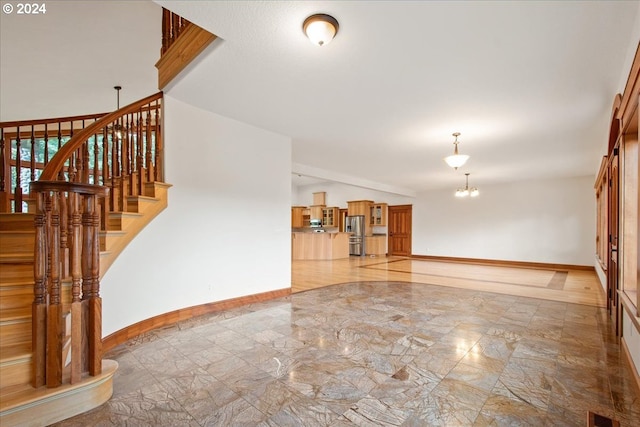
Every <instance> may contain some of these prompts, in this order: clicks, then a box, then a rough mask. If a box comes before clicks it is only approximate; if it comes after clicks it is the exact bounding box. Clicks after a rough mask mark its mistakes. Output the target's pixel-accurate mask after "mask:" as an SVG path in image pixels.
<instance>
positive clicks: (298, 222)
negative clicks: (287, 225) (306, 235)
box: [291, 206, 309, 228]
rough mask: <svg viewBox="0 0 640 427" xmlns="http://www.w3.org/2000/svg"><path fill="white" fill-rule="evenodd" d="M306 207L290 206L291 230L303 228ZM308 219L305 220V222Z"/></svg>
mask: <svg viewBox="0 0 640 427" xmlns="http://www.w3.org/2000/svg"><path fill="white" fill-rule="evenodd" d="M305 210H308V209H307V207H306V206H291V228H302V227H304V211H305ZM308 220H309V218H307V221H308Z"/></svg>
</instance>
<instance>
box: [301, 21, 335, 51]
mask: <svg viewBox="0 0 640 427" xmlns="http://www.w3.org/2000/svg"><path fill="white" fill-rule="evenodd" d="M338 28H339V25H338V21H336V19H335V18H334V17H333V16H329V15H324V14H318V15H312V16H310V17H308V18H307V19H306V20H305V21H304V24H302V30H303V31H304V33H305V34H306V35H307V37H308V38H309V40H311V42H312V43H313V44H317V45H318V46H324V45H326V44H329V42H331V40H333V38H334V37H335V36H336V34H337V33H338Z"/></svg>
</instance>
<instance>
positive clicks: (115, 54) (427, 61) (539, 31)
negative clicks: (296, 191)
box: [0, 0, 640, 194]
mask: <svg viewBox="0 0 640 427" xmlns="http://www.w3.org/2000/svg"><path fill="white" fill-rule="evenodd" d="M156 3H158V4H161V5H165V6H167V7H169V8H170V9H172V10H174V11H175V12H178V13H180V14H182V15H183V16H185V17H186V18H187V19H190V20H192V21H193V22H195V23H197V24H198V25H200V26H202V27H204V28H207V29H208V30H209V31H211V32H213V33H215V34H217V35H218V36H219V37H220V39H219V40H217V41H216V42H214V44H213V45H212V46H211V47H210V48H209V49H208V50H207V51H206V52H205V54H204V55H203V56H202V57H201V58H199V59H198V60H197V63H196V64H194V66H191V67H189V69H188V70H187V71H186V72H185V73H183V74H182V75H181V76H180V77H179V78H178V79H177V81H176V82H175V83H174V84H172V86H171V87H169V88H168V92H169V93H170V95H171V96H173V97H175V98H178V99H181V100H183V101H185V102H188V103H190V104H193V105H196V106H198V107H200V108H203V109H206V110H209V111H213V112H216V113H219V114H222V115H224V116H227V117H230V118H234V119H237V120H240V121H243V122H246V123H249V124H252V125H255V126H258V127H261V128H264V129H268V130H270V131H273V132H277V133H280V134H283V135H287V136H290V137H291V138H292V141H293V159H292V160H293V172H296V173H297V174H298V173H299V174H301V175H307V176H313V177H316V178H321V179H332V180H337V181H343V182H350V183H354V182H356V183H358V185H362V186H368V187H371V188H377V189H387V190H389V191H396V192H399V193H401V194H415V193H416V192H419V191H423V190H428V189H433V188H456V187H458V186H460V185H461V184H462V183H463V182H464V173H465V172H469V173H471V179H470V180H471V183H472V184H473V185H477V186H479V187H481V186H482V185H487V184H491V183H497V182H505V181H507V182H510V181H517V180H525V179H537V178H555V177H563V176H586V175H593V174H595V172H596V170H597V167H598V164H599V162H600V159H601V156H602V155H603V154H604V147H605V145H606V138H607V135H608V122H609V118H610V117H609V116H610V114H611V105H612V100H613V97H614V95H615V93H617V92H619V91H621V89H622V84H623V83H624V82H625V81H626V77H627V74H628V67H629V65H630V62H631V59H632V55H633V53H634V51H635V49H636V47H637V44H638V39H639V38H640V28H639V26H640V24H639V20H638V11H639V10H640V2H637V1H585V2H582V1H512V2H507V1H496V2H493V1H475V2H465V1H443V2H436V1H408V2H407V1H399V0H394V1H329V2H315V1H314V2H311V1H299V2H287V1H260V2H257V1H173V2H164V1H157V2H156ZM318 12H322V13H329V14H331V15H333V16H334V17H335V18H336V19H338V21H339V22H340V31H339V33H338V35H337V37H336V38H335V40H334V41H333V42H332V43H330V44H329V45H327V46H324V47H318V46H314V45H312V44H311V43H310V42H309V41H308V40H307V39H306V37H305V36H304V35H303V33H302V22H303V21H304V19H305V18H306V17H307V16H309V15H311V14H313V13H318ZM96 17H100V19H96ZM0 21H1V22H0V27H1V28H0V31H1V38H0V43H1V46H2V48H1V49H0V79H1V83H2V90H1V91H0V101H1V108H0V120H19V119H30V118H39V117H52V116H63V115H72V114H82V113H87V112H102V111H108V110H111V109H113V108H114V107H115V93H114V91H113V86H114V85H116V84H120V85H122V86H123V91H122V98H121V102H122V104H126V103H129V102H132V101H134V100H135V99H139V98H142V97H144V96H147V95H149V94H151V93H153V92H154V91H155V90H156V89H155V87H156V79H157V73H156V71H155V68H154V67H153V64H154V63H155V61H156V60H157V59H158V55H159V48H160V36H159V28H160V7H158V5H157V4H154V3H153V2H151V1H148V0H147V1H109V2H105V1H73V2H71V1H66V2H65V1H60V2H50V4H49V3H47V14H46V15H42V16H39V17H35V16H33V17H18V16H17V15H6V14H1V15H0ZM456 131H458V132H461V133H462V135H461V137H460V141H461V144H460V151H461V152H462V153H465V154H469V155H470V156H471V159H470V160H469V162H468V163H467V165H466V166H464V167H463V168H461V169H460V170H459V171H457V172H454V171H453V170H451V169H449V168H448V167H447V166H446V165H445V163H444V162H443V160H442V159H443V157H445V156H447V155H449V154H451V153H452V151H453V144H452V142H453V137H452V136H451V134H452V133H453V132H456ZM297 174H296V175H297ZM294 182H295V180H294ZM301 182H303V183H305V182H309V181H301Z"/></svg>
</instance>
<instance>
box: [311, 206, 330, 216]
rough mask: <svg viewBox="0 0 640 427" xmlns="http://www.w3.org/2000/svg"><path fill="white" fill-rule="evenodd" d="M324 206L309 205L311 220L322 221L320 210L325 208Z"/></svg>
mask: <svg viewBox="0 0 640 427" xmlns="http://www.w3.org/2000/svg"><path fill="white" fill-rule="evenodd" d="M325 207H326V206H325V205H311V206H309V212H310V214H311V219H322V210H323V209H324V208H325Z"/></svg>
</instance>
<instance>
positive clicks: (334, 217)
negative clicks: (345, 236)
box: [322, 207, 340, 227]
mask: <svg viewBox="0 0 640 427" xmlns="http://www.w3.org/2000/svg"><path fill="white" fill-rule="evenodd" d="M339 213H340V208H338V207H332V208H323V209H322V226H323V227H337V226H338V220H339Z"/></svg>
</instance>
